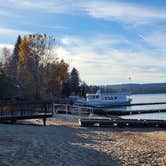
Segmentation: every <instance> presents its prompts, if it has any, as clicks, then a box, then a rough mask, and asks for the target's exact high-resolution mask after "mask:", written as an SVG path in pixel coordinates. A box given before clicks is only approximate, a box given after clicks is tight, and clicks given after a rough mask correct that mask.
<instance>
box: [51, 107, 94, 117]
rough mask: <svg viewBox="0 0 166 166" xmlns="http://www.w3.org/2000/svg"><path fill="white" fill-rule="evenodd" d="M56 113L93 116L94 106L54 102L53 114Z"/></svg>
mask: <svg viewBox="0 0 166 166" xmlns="http://www.w3.org/2000/svg"><path fill="white" fill-rule="evenodd" d="M57 113H62V114H70V115H78V116H79V117H83V116H86V117H93V116H94V108H93V107H85V106H76V105H69V104H54V114H57Z"/></svg>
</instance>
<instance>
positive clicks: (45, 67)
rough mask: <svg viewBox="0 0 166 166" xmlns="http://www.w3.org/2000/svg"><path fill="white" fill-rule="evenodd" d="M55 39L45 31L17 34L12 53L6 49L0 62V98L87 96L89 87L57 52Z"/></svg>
mask: <svg viewBox="0 0 166 166" xmlns="http://www.w3.org/2000/svg"><path fill="white" fill-rule="evenodd" d="M55 46H56V43H55V38H54V37H53V36H49V35H46V34H39V33H37V34H29V35H25V36H23V37H21V36H18V38H17V41H16V43H15V45H14V49H13V51H12V52H11V51H10V50H9V49H8V48H3V50H2V53H1V54H2V55H1V57H2V58H3V59H2V60H1V63H0V90H1V89H2V90H1V95H0V97H1V98H3V97H6V96H9V97H11V96H12V97H13V96H16V97H20V98H31V99H41V98H45V97H50V96H69V95H85V93H86V92H87V90H88V86H87V85H86V83H85V82H82V81H81V80H80V77H79V72H78V70H77V69H76V68H73V69H72V71H71V72H69V64H68V63H66V62H65V61H64V60H60V59H59V58H58V56H57V55H56V53H55V48H56V47H55Z"/></svg>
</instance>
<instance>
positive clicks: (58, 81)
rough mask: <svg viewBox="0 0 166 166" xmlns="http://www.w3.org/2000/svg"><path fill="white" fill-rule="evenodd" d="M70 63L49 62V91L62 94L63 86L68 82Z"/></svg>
mask: <svg viewBox="0 0 166 166" xmlns="http://www.w3.org/2000/svg"><path fill="white" fill-rule="evenodd" d="M68 67H69V65H68V64H67V63H65V62H64V60H61V61H54V62H53V63H49V64H48V65H47V66H46V68H47V77H46V78H47V92H48V93H49V94H50V95H61V94H62V90H63V86H64V84H65V83H66V82H67V80H68V77H69V74H68Z"/></svg>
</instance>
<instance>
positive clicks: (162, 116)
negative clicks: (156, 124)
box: [119, 93, 166, 120]
mask: <svg viewBox="0 0 166 166" xmlns="http://www.w3.org/2000/svg"><path fill="white" fill-rule="evenodd" d="M131 98H132V103H154V102H166V94H165V93H164V94H137V95H131ZM119 109H121V110H124V111H125V110H131V111H135V110H154V109H166V104H153V105H139V106H127V107H120V108H119ZM121 117H122V118H128V119H156V120H166V112H162V113H148V114H137V115H126V116H121Z"/></svg>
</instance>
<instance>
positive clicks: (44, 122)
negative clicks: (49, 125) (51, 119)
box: [43, 117, 46, 126]
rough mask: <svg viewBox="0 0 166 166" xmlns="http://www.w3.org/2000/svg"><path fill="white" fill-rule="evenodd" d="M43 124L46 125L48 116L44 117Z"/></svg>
mask: <svg viewBox="0 0 166 166" xmlns="http://www.w3.org/2000/svg"><path fill="white" fill-rule="evenodd" d="M43 125H44V126H46V117H44V118H43Z"/></svg>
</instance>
